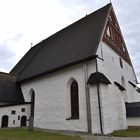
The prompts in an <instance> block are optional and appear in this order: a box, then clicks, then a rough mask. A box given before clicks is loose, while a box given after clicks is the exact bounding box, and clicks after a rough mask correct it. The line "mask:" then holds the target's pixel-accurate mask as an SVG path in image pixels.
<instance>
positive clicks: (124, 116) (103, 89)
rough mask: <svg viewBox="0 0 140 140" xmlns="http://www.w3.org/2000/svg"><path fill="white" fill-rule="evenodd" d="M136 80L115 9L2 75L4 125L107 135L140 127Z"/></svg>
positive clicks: (71, 29) (88, 19) (53, 39)
mask: <svg viewBox="0 0 140 140" xmlns="http://www.w3.org/2000/svg"><path fill="white" fill-rule="evenodd" d="M136 85H137V79H136V75H135V72H134V69H133V66H132V63H131V60H130V57H129V54H128V51H127V48H126V45H125V42H124V39H123V36H122V33H121V30H120V27H119V24H118V21H117V18H116V16H115V13H114V10H113V7H112V4H108V5H106V6H104V7H102V8H101V9H99V10H97V11H95V12H93V13H91V14H89V15H87V16H85V17H84V18H82V19H80V20H78V21H76V22H75V23H73V24H71V25H70V26H68V27H66V28H64V29H62V30H61V31H59V32H57V33H56V34H54V35H52V36H50V37H49V38H47V39H45V40H43V41H42V42H40V43H38V44H37V45H35V46H34V47H32V48H31V49H30V50H29V51H28V52H27V53H26V54H25V55H24V56H23V58H22V59H21V60H20V61H19V62H18V63H17V64H16V66H15V67H14V68H13V69H12V70H11V71H10V73H3V72H1V73H0V126H1V128H3V127H20V126H21V127H22V126H30V127H31V128H33V127H34V128H41V129H49V130H63V131H78V132H88V133H97V134H108V133H111V132H113V131H114V130H119V129H127V128H128V127H139V126H140V94H139V93H138V92H137V91H136Z"/></svg>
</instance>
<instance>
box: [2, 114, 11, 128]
mask: <svg viewBox="0 0 140 140" xmlns="http://www.w3.org/2000/svg"><path fill="white" fill-rule="evenodd" d="M8 119H9V118H8V116H7V115H5V116H3V117H2V123H1V127H2V128H3V127H8Z"/></svg>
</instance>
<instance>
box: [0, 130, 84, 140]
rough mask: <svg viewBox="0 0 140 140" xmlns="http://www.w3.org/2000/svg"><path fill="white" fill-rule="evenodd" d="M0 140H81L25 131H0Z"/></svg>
mask: <svg viewBox="0 0 140 140" xmlns="http://www.w3.org/2000/svg"><path fill="white" fill-rule="evenodd" d="M0 140H82V139H81V138H80V137H78V136H69V135H62V134H59V133H48V132H42V131H28V130H27V129H0Z"/></svg>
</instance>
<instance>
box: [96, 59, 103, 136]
mask: <svg viewBox="0 0 140 140" xmlns="http://www.w3.org/2000/svg"><path fill="white" fill-rule="evenodd" d="M96 72H98V63H97V58H96ZM99 88H100V85H99V83H97V95H98V106H99V119H100V129H101V134H103V122H102V112H101V99H100V90H99Z"/></svg>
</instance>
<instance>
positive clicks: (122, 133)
mask: <svg viewBox="0 0 140 140" xmlns="http://www.w3.org/2000/svg"><path fill="white" fill-rule="evenodd" d="M111 136H115V137H140V129H134V128H132V129H127V130H119V131H114V132H113V133H112V134H111Z"/></svg>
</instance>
